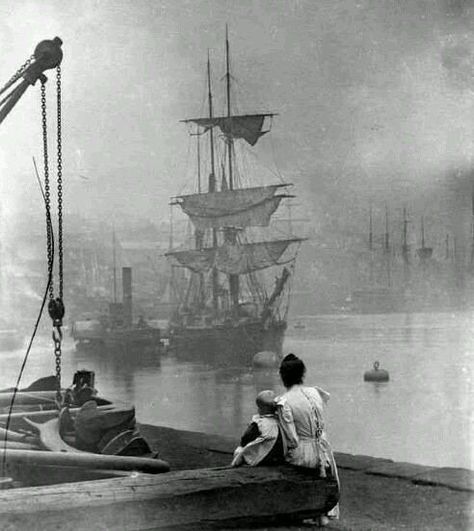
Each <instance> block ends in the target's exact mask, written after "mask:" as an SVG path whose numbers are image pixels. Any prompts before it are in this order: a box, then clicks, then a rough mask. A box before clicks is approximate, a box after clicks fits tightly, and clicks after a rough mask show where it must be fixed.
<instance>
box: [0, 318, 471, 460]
mask: <svg viewBox="0 0 474 531" xmlns="http://www.w3.org/2000/svg"><path fill="white" fill-rule="evenodd" d="M472 318H473V314H472V313H459V314H412V315H408V314H393V315H376V316H370V315H363V316H357V315H354V316H317V317H310V316H307V317H305V319H304V324H305V328H304V329H294V328H293V327H289V329H288V337H287V338H286V341H285V346H284V351H285V352H289V351H293V352H295V353H296V354H297V355H299V356H301V357H302V358H303V359H304V361H305V363H306V365H307V376H306V383H307V384H309V385H311V384H313V385H319V386H321V387H323V388H324V389H326V390H327V391H329V392H330V393H331V400H330V402H329V405H328V410H327V415H326V418H327V424H328V431H329V436H330V439H331V441H332V442H333V444H334V446H335V448H336V449H337V450H340V451H346V452H351V453H362V454H370V455H375V456H383V457H389V458H392V459H396V460H403V461H410V462H417V463H423V464H431V465H436V466H462V467H473V468H474V466H473V463H472V462H471V451H470V445H471V425H472V414H471V411H472V410H473V405H474V404H473V397H472V388H471V386H472V383H471V381H472V367H473V365H472V352H473V347H474V332H473V329H472ZM22 358H23V352H20V351H16V352H8V353H3V354H2V365H1V366H2V371H1V372H0V387H9V386H11V385H13V384H12V382H14V381H15V379H16V376H17V374H18V370H19V368H20V365H21V361H22ZM374 360H379V361H380V363H381V367H383V368H385V369H387V370H388V371H389V373H390V382H388V383H373V382H364V381H363V374H364V372H365V371H366V370H368V369H370V368H371V367H372V365H373V362H374ZM82 368H87V369H90V370H94V371H95V372H96V382H97V387H98V389H99V391H100V392H101V393H102V394H103V395H104V396H108V397H110V398H112V399H120V400H125V401H129V402H133V403H134V404H135V407H136V411H137V417H138V419H139V420H140V421H142V422H149V423H153V424H160V425H166V426H171V427H175V428H181V429H189V430H196V431H206V432H210V433H211V432H214V433H221V434H223V435H228V436H234V437H238V436H240V434H241V432H242V430H243V429H244V428H245V427H246V425H247V424H248V422H249V420H250V418H251V416H252V415H253V414H254V413H255V397H256V395H257V393H258V392H260V391H262V390H264V389H273V390H274V391H275V392H276V393H280V392H282V391H283V388H282V386H281V383H280V379H279V375H278V371H277V369H271V370H268V369H259V370H255V371H252V370H250V369H247V368H239V367H234V368H232V369H220V368H218V367H216V366H215V364H212V363H210V362H205V361H203V360H191V361H183V360H179V359H176V357H174V356H173V355H172V354H170V355H164V356H160V355H157V354H156V353H149V352H148V353H147V352H138V353H137V352H135V353H133V354H132V355H131V354H125V353H123V352H119V351H118V352H105V351H82V350H81V351H76V350H75V349H74V346H73V345H72V343H66V344H65V348H64V353H63V383H64V384H65V385H68V384H69V383H70V382H71V381H72V375H73V374H74V372H75V371H76V370H78V369H82ZM53 372H54V356H53V350H52V345H51V344H50V339H49V338H48V337H45V338H39V341H38V342H37V343H36V344H35V347H34V349H33V351H32V354H31V358H30V360H29V362H28V365H27V369H26V372H25V376H24V378H23V381H22V385H28V383H30V382H31V381H32V380H34V379H36V378H38V377H40V376H45V375H46V374H52V373H53ZM440 433H442V434H443V436H442V437H440Z"/></svg>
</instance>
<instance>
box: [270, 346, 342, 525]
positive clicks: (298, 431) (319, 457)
mask: <svg viewBox="0 0 474 531" xmlns="http://www.w3.org/2000/svg"><path fill="white" fill-rule="evenodd" d="M305 373H306V367H305V364H304V363H303V361H302V360H300V359H299V358H298V357H296V356H295V355H294V354H288V355H287V356H285V357H284V358H283V360H282V362H281V365H280V377H281V380H282V382H283V385H284V386H285V387H286V389H287V391H286V393H285V394H283V395H282V396H280V397H278V398H277V399H276V404H277V414H278V419H279V423H280V428H281V430H282V434H283V439H284V441H285V444H286V446H287V447H288V451H287V453H286V455H285V459H286V461H287V462H288V463H290V464H292V465H296V466H302V467H308V468H313V469H315V470H316V471H317V473H318V475H319V476H320V477H333V478H335V479H336V480H337V481H338V482H339V478H338V474H337V467H336V462H335V461H334V456H333V453H332V449H331V446H330V444H329V442H328V440H327V439H326V433H325V430H324V419H323V407H324V404H325V403H326V402H327V401H328V399H329V393H327V392H326V391H323V390H322V389H320V388H319V387H306V386H304V385H303V378H304V375H305ZM338 517H339V506H338V505H336V506H335V507H334V509H332V510H331V511H330V512H329V513H328V515H327V516H323V517H321V518H320V521H319V522H318V523H319V525H326V524H327V523H328V518H338Z"/></svg>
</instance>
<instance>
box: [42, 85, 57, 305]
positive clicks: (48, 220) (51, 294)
mask: <svg viewBox="0 0 474 531" xmlns="http://www.w3.org/2000/svg"><path fill="white" fill-rule="evenodd" d="M41 123H42V127H43V160H44V197H45V206H46V243H47V253H48V277H49V278H50V284H49V300H50V301H51V300H52V299H53V298H54V286H53V258H54V257H53V239H52V234H51V231H52V230H53V229H52V224H51V190H50V185H49V159H48V122H47V114H46V83H45V82H44V81H41Z"/></svg>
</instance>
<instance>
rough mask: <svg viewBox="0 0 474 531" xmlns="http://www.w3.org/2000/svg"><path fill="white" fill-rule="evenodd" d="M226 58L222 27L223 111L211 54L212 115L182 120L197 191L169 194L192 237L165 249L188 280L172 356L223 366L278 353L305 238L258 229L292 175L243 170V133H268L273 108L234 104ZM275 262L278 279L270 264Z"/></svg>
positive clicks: (250, 137)
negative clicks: (192, 150) (192, 147)
mask: <svg viewBox="0 0 474 531" xmlns="http://www.w3.org/2000/svg"><path fill="white" fill-rule="evenodd" d="M229 64H230V58H229V40H228V38H227V35H226V65H227V71H226V103H227V114H226V115H225V116H214V114H213V99H212V98H213V95H212V90H211V73H210V62H209V60H208V65H207V83H208V103H209V115H208V116H207V117H200V118H192V119H187V120H184V122H185V123H187V124H190V125H192V126H193V127H196V130H195V132H193V133H192V134H193V135H195V136H196V138H197V139H198V144H197V146H198V150H197V154H198V169H197V174H198V179H197V187H196V190H195V192H194V193H191V194H187V195H180V196H178V197H176V198H174V200H173V204H177V205H179V206H180V208H181V209H182V211H183V212H184V214H185V215H186V216H188V217H189V219H190V221H191V223H192V225H193V227H194V236H193V242H192V245H191V246H188V247H186V248H176V249H172V250H170V251H169V252H168V253H167V256H168V257H169V258H170V259H172V260H174V262H175V263H177V264H178V265H179V266H180V267H182V268H185V269H186V270H187V271H188V279H187V282H188V284H187V288H186V289H185V290H183V295H182V298H181V301H180V304H179V306H178V308H177V310H176V311H175V312H174V314H173V316H172V317H171V319H170V348H171V349H173V350H174V351H175V352H176V354H177V355H178V356H181V357H188V358H191V359H195V360H199V359H203V358H207V359H209V358H210V359H211V360H213V361H215V362H216V363H217V364H219V365H224V366H227V365H233V364H234V363H237V364H242V363H244V364H250V363H251V361H252V358H253V356H254V355H255V354H256V353H257V352H260V351H265V350H271V351H273V352H275V353H277V354H278V355H280V354H281V350H282V344H283V338H284V334H285V330H286V327H287V313H288V302H289V281H290V278H291V273H292V270H293V266H294V263H295V259H296V253H297V248H298V247H299V245H300V243H301V241H302V238H299V237H296V236H293V235H292V234H289V235H287V236H286V237H285V238H284V239H278V238H275V236H274V234H273V235H272V234H271V235H270V237H268V236H267V235H264V233H265V230H266V231H267V232H271V230H270V227H269V226H270V223H271V219H272V216H273V214H274V213H275V212H276V210H277V209H278V207H279V205H280V203H281V202H282V201H283V200H284V199H285V198H288V197H293V196H291V195H289V193H288V191H287V190H288V187H289V186H291V185H290V183H284V182H281V181H280V182H278V183H274V182H268V180H267V182H262V183H260V182H258V181H257V179H260V180H262V178H261V175H260V174H261V172H259V171H257V172H252V171H242V166H241V165H240V163H239V162H238V153H239V150H240V148H239V146H238V144H239V142H243V143H245V144H247V145H248V146H251V147H253V146H255V145H256V144H257V142H259V139H260V138H261V137H262V136H263V135H265V134H267V133H269V131H270V128H271V122H272V120H273V117H274V116H275V113H269V112H261V113H254V114H238V113H234V112H233V109H232V105H231V74H230V67H229ZM193 131H194V129H193ZM218 133H220V134H219V136H217V134H218ZM214 135H216V138H214ZM201 136H204V137H205V138H207V139H208V140H209V155H210V157H209V167H208V170H209V178H208V184H207V187H206V190H205V191H204V188H203V186H202V183H201V151H200V147H199V146H200V144H199V142H200V140H199V139H200V137H201ZM221 140H222V143H221ZM218 142H219V143H218ZM219 166H220V175H219V176H218V175H217V171H216V168H219ZM272 178H274V176H273V177H272ZM265 227H266V228H267V229H264V228H265ZM281 266H283V267H282V269H281V270H280V271H279V272H278V273H276V279H275V268H279V267H281ZM272 280H273V281H274V285H273V288H272V287H271V282H272Z"/></svg>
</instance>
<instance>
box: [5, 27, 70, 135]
mask: <svg viewBox="0 0 474 531" xmlns="http://www.w3.org/2000/svg"><path fill="white" fill-rule="evenodd" d="M62 43H63V42H62V40H61V39H60V38H59V37H55V38H54V39H53V40H45V41H41V42H40V43H39V44H38V45H37V46H36V48H35V51H34V54H33V58H34V61H33V62H32V63H31V64H30V65H29V66H27V67H26V68H25V70H24V71H23V72H22V74H21V76H20V77H21V78H23V80H22V81H21V83H20V84H19V85H17V86H16V87H15V88H14V89H13V90H12V91H11V92H10V93H9V94H8V95H7V96H5V97H4V98H3V99H2V100H1V101H0V124H1V123H2V122H3V120H4V119H5V118H6V117H7V115H8V113H9V112H10V111H11V110H12V109H13V107H14V106H15V105H16V103H17V102H18V100H19V99H20V98H21V97H22V96H23V94H24V93H25V92H26V89H27V88H28V87H29V86H30V85H34V84H35V83H36V81H37V80H38V79H40V80H42V81H46V79H47V78H46V76H45V75H44V73H43V72H44V71H45V70H49V69H51V68H56V67H57V66H59V65H60V64H61V61H62V58H63V52H62V50H61V45H62ZM10 86H11V84H10V83H7V85H6V86H5V87H4V88H3V90H2V91H1V92H4V91H5V90H6V89H7V88H9V87H10ZM1 92H0V93H1Z"/></svg>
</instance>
